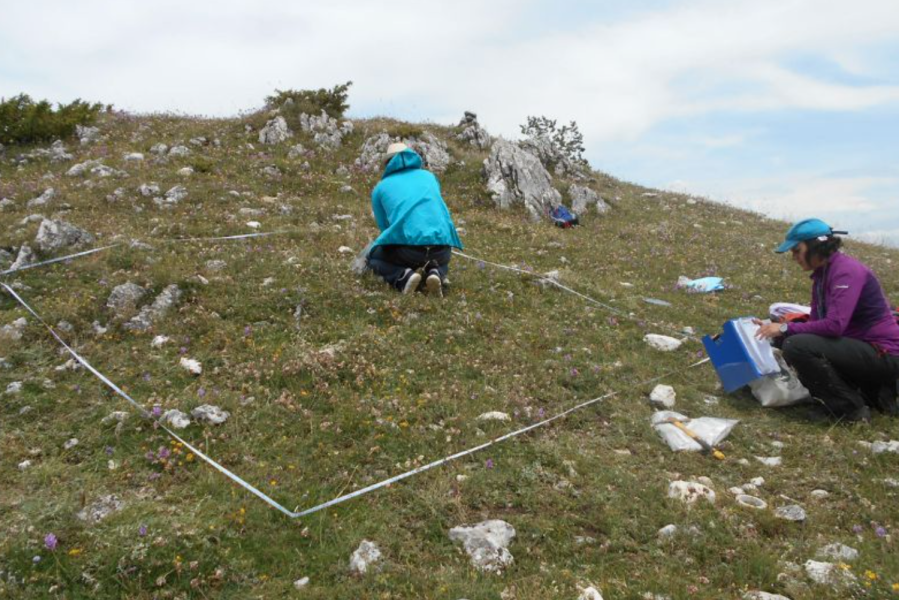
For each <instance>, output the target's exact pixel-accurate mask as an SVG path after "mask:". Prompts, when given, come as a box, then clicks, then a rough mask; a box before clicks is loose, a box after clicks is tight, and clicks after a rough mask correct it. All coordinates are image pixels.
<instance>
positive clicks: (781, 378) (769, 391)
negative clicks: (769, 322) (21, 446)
mask: <svg viewBox="0 0 900 600" xmlns="http://www.w3.org/2000/svg"><path fill="white" fill-rule="evenodd" d="M772 352H773V353H774V354H775V360H776V361H778V366H780V367H781V372H780V373H776V374H774V375H766V376H765V377H760V378H759V379H757V380H755V381H751V382H750V391H751V392H752V393H753V396H754V397H755V398H756V399H757V400H759V403H760V404H762V405H763V406H764V407H766V408H777V407H780V406H791V405H792V404H799V403H800V402H804V401H806V400H808V399H809V390H807V389H806V388H805V387H803V384H802V383H800V380H799V379H797V375H796V374H795V373H794V370H793V369H791V368H790V367H789V366H788V364H787V363H786V362H785V361H784V357H783V356H781V351H780V350H778V349H773V350H772Z"/></svg>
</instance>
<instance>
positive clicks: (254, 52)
mask: <svg viewBox="0 0 900 600" xmlns="http://www.w3.org/2000/svg"><path fill="white" fill-rule="evenodd" d="M0 15H2V17H0V96H4V97H9V96H11V95H15V94H17V93H20V92H26V93H28V94H30V95H32V96H34V97H38V98H46V99H49V100H52V101H69V100H72V99H74V98H77V97H80V98H83V99H86V100H92V101H101V102H104V103H113V104H115V105H116V106H117V107H119V108H124V109H127V110H132V111H139V112H159V111H175V112H181V113H188V114H203V115H214V116H229V115H235V114H237V113H238V112H240V111H244V110H249V109H252V108H255V107H258V106H259V105H261V103H262V99H263V98H264V97H265V96H266V95H267V94H269V93H271V92H272V91H273V90H274V89H275V88H280V89H286V88H298V89H299V88H318V87H331V86H333V85H335V84H337V83H342V82H344V81H347V80H352V81H353V82H354V85H353V87H352V89H351V94H350V102H351V110H350V115H351V116H356V117H365V116H372V115H389V116H394V117H397V118H400V119H404V120H417V121H418V120H428V121H433V122H435V123H441V124H452V123H456V122H457V121H458V120H459V118H460V117H461V115H462V112H463V111H464V110H467V109H468V110H473V111H475V112H477V113H478V115H479V120H480V121H481V122H482V124H483V125H484V126H485V127H486V128H487V129H488V130H489V131H490V132H491V133H493V134H502V135H505V136H508V137H516V136H517V135H518V131H519V130H518V126H519V125H520V124H521V123H524V122H525V118H526V117H527V116H528V115H546V116H549V117H554V118H557V119H559V120H560V121H565V122H568V121H570V120H575V121H577V122H578V125H579V127H580V129H581V131H582V132H583V134H584V137H585V141H586V146H587V149H588V152H587V154H588V158H589V160H590V162H591V164H592V165H593V166H594V167H595V168H597V169H600V170H602V171H606V172H609V173H610V174H612V175H613V176H616V177H619V178H622V179H626V180H629V181H633V182H636V183H641V184H644V185H650V186H654V187H664V188H670V189H676V190H681V191H688V192H691V193H696V194H701V195H707V196H709V197H712V198H714V199H717V200H722V201H727V202H731V203H733V204H736V205H739V206H744V207H749V208H753V209H756V210H759V211H761V212H764V213H766V214H769V215H772V216H776V217H781V218H785V219H799V218H804V217H808V216H819V217H821V218H824V219H825V220H827V221H828V222H829V223H831V224H832V226H834V227H835V228H846V229H850V230H851V232H852V233H853V234H854V237H863V238H868V239H870V240H875V241H884V242H887V243H890V244H892V245H896V244H897V242H898V221H900V214H898V213H900V210H898V206H900V202H898V185H900V181H898V161H900V156H898V129H900V119H898V111H900V104H898V85H900V84H898V70H900V60H898V47H900V46H898V44H900V41H898V30H900V25H898V22H900V15H898V2H897V0H854V1H853V2H847V1H830V0H750V1H744V0H711V1H707V0H679V1H674V0H673V1H665V0H607V1H604V2H577V1H567V0H552V1H549V0H548V1H538V0H535V1H509V0H500V1H496V0H495V1H492V2H484V1H481V2H475V1H470V0H457V1H455V2H427V1H420V2H415V3H398V2H373V1H365V2H363V1H342V0H331V1H329V2H314V3H313V2H287V1H285V2H274V1H259V0H257V1H253V2H250V1H247V2H237V1H227V0H216V1H214V2H213V1H206V0H196V1H193V2H184V1H181V2H173V1H159V0H158V1H155V2H133V1H129V0H119V1H117V2H99V1H90V0H86V1H85V0H80V1H78V2H72V1H59V2H56V1H41V0H29V2H22V1H18V0H17V1H11V0H0Z"/></svg>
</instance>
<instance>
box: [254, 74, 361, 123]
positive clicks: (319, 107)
mask: <svg viewBox="0 0 900 600" xmlns="http://www.w3.org/2000/svg"><path fill="white" fill-rule="evenodd" d="M351 85H353V82H352V81H348V82H347V83H343V84H341V85H336V86H334V87H333V88H331V89H330V90H326V89H325V88H321V89H318V90H275V95H273V96H268V97H267V98H266V105H267V106H268V107H270V108H278V109H280V110H281V114H282V115H283V116H284V117H285V118H286V119H293V118H294V117H299V116H300V114H301V113H306V114H308V115H319V114H321V113H322V111H323V110H324V111H325V113H326V114H327V115H328V116H329V117H332V118H334V119H341V118H343V116H344V113H345V112H346V111H347V109H348V108H350V105H349V104H347V95H348V93H349V90H350V86H351Z"/></svg>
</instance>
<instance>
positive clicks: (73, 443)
mask: <svg viewBox="0 0 900 600" xmlns="http://www.w3.org/2000/svg"><path fill="white" fill-rule="evenodd" d="M77 445H78V438H71V439H68V440H66V442H65V443H64V444H63V450H71V449H72V448H74V447H75V446H77Z"/></svg>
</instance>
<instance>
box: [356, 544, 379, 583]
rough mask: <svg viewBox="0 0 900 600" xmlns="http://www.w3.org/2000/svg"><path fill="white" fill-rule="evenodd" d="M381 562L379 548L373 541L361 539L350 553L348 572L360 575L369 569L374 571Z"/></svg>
mask: <svg viewBox="0 0 900 600" xmlns="http://www.w3.org/2000/svg"><path fill="white" fill-rule="evenodd" d="M380 563H381V550H379V549H378V546H377V545H376V544H375V543H374V542H370V541H369V540H363V541H362V542H360V544H359V548H357V549H356V550H354V551H353V554H351V555H350V573H352V574H353V575H357V576H362V575H365V574H366V573H368V572H369V571H376V570H378V568H379V567H380Z"/></svg>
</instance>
